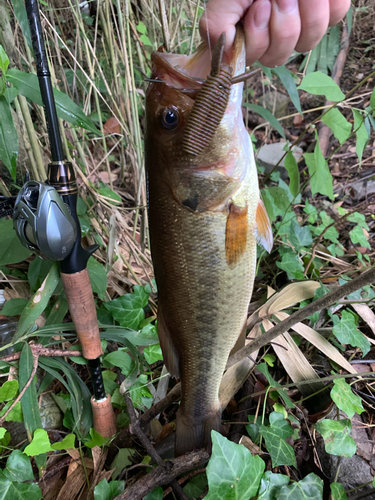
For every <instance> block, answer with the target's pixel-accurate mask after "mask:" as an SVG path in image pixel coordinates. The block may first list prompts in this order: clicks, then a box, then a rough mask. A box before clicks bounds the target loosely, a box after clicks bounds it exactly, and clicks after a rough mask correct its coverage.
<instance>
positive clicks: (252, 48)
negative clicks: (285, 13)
mask: <svg viewBox="0 0 375 500" xmlns="http://www.w3.org/2000/svg"><path fill="white" fill-rule="evenodd" d="M270 19H271V2H270V0H257V1H256V2H255V3H254V4H253V5H252V6H251V7H250V9H249V10H248V12H247V14H246V16H245V18H244V20H243V25H244V31H245V41H246V64H247V65H248V66H250V64H253V63H254V62H255V61H257V60H258V59H260V58H261V57H262V55H263V54H264V53H265V52H266V50H267V49H268V46H269V44H270V35H269V29H268V28H269V22H270Z"/></svg>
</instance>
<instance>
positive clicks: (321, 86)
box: [297, 71, 345, 102]
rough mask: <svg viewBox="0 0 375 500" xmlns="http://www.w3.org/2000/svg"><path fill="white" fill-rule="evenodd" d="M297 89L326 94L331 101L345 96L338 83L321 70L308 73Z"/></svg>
mask: <svg viewBox="0 0 375 500" xmlns="http://www.w3.org/2000/svg"><path fill="white" fill-rule="evenodd" d="M297 89H302V90H306V92H309V93H310V94H314V95H324V96H325V97H326V99H328V100H329V101H335V102H338V101H342V100H343V99H344V98H345V94H343V93H342V91H341V90H340V87H339V86H338V85H337V83H336V82H335V81H334V80H332V78H331V77H330V76H328V75H325V74H324V73H321V72H320V71H316V72H315V73H310V74H308V75H306V76H305V78H304V79H303V80H302V82H301V85H300V86H299V87H297Z"/></svg>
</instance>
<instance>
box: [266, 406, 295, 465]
mask: <svg viewBox="0 0 375 500" xmlns="http://www.w3.org/2000/svg"><path fill="white" fill-rule="evenodd" d="M259 432H260V434H261V435H262V436H263V437H264V440H265V442H266V448H267V451H268V452H269V454H270V455H271V459H272V467H277V466H278V465H294V467H297V461H296V457H295V454H294V450H293V448H292V447H291V446H290V444H288V443H286V441H285V439H286V438H288V437H290V436H291V435H292V434H293V429H292V427H291V425H290V423H289V422H288V421H287V420H285V418H284V415H282V414H281V413H278V412H272V413H271V414H270V426H269V427H266V426H265V425H261V427H260V429H259Z"/></svg>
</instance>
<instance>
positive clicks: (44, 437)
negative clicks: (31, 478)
mask: <svg viewBox="0 0 375 500" xmlns="http://www.w3.org/2000/svg"><path fill="white" fill-rule="evenodd" d="M47 451H51V443H50V441H49V437H48V433H47V431H45V430H44V429H36V430H35V432H34V437H33V440H32V441H31V443H30V444H29V445H27V446H26V448H25V450H24V452H25V453H26V455H28V456H29V457H35V456H36V455H41V454H42V453H47Z"/></svg>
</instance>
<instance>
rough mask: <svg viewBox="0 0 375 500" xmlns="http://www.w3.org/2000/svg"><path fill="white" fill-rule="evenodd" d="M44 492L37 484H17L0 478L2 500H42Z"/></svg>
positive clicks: (0, 498) (0, 496)
mask: <svg viewBox="0 0 375 500" xmlns="http://www.w3.org/2000/svg"><path fill="white" fill-rule="evenodd" d="M41 498H42V490H41V489H40V488H39V486H38V485H37V484H33V483H31V484H28V483H15V482H12V481H9V479H5V478H4V479H3V478H0V500H40V499H41Z"/></svg>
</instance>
